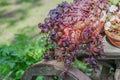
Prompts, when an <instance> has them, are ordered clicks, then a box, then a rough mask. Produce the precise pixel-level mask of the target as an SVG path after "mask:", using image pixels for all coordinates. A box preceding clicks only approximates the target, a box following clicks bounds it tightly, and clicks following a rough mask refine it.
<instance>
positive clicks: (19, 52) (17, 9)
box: [0, 0, 72, 80]
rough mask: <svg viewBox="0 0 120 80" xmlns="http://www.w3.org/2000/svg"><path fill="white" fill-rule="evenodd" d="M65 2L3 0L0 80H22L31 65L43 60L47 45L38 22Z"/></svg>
mask: <svg viewBox="0 0 120 80" xmlns="http://www.w3.org/2000/svg"><path fill="white" fill-rule="evenodd" d="M62 1H63V0H0V80H20V78H21V76H22V74H23V73H24V71H25V70H26V69H27V68H28V67H29V66H30V65H32V64H34V63H36V62H38V61H41V60H42V54H43V52H44V50H45V47H44V44H45V43H46V42H45V40H44V38H43V37H44V36H45V35H43V34H40V29H39V28H38V23H40V22H43V21H44V18H45V17H46V16H47V14H48V12H49V10H50V9H53V8H55V7H56V6H57V5H58V4H59V3H61V2H62ZM66 1H68V2H71V1H72V0H66ZM37 79H38V80H42V77H38V78H37Z"/></svg>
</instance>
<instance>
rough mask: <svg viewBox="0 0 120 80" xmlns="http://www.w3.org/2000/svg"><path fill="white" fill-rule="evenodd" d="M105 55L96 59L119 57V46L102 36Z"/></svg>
mask: <svg viewBox="0 0 120 80" xmlns="http://www.w3.org/2000/svg"><path fill="white" fill-rule="evenodd" d="M103 44H104V52H105V57H103V58H98V59H120V48H117V47H115V46H114V45H112V44H111V43H110V42H109V40H108V39H107V37H106V36H105V37H104V38H103Z"/></svg>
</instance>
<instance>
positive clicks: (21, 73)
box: [15, 69, 24, 79]
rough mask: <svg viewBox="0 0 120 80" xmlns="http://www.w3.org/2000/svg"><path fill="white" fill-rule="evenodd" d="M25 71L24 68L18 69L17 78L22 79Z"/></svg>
mask: <svg viewBox="0 0 120 80" xmlns="http://www.w3.org/2000/svg"><path fill="white" fill-rule="evenodd" d="M23 73H24V70H22V69H21V70H19V71H17V72H16V74H15V75H16V79H20V78H21V76H22V75H23Z"/></svg>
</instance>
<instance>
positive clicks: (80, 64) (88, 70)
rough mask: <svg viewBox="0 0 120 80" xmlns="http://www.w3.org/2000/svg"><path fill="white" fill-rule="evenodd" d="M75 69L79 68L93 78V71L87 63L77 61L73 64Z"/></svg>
mask: <svg viewBox="0 0 120 80" xmlns="http://www.w3.org/2000/svg"><path fill="white" fill-rule="evenodd" d="M73 66H74V67H77V68H78V69H79V70H81V71H83V72H84V73H85V74H86V75H87V76H91V75H92V72H93V69H91V68H89V65H88V64H86V63H83V62H82V61H79V60H77V59H76V60H75V62H74V63H73Z"/></svg>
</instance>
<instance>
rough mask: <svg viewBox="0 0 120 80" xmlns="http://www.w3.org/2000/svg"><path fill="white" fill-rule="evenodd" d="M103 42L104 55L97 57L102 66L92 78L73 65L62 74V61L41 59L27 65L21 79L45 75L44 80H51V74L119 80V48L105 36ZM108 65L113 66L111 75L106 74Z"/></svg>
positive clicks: (66, 78)
mask: <svg viewBox="0 0 120 80" xmlns="http://www.w3.org/2000/svg"><path fill="white" fill-rule="evenodd" d="M103 43H104V51H105V57H103V58H99V57H98V61H99V63H100V64H102V65H103V67H102V70H101V71H100V72H99V74H98V73H96V74H94V75H93V77H92V78H89V77H88V76H86V75H85V74H84V73H83V72H81V71H80V70H78V69H77V68H74V67H71V68H70V69H69V71H68V74H67V75H65V76H64V75H63V72H64V71H66V67H65V66H64V64H63V63H62V62H57V61H48V62H44V61H42V62H39V63H37V64H34V65H32V66H31V67H29V68H28V69H27V70H26V71H25V73H24V75H23V76H22V80H35V79H36V77H37V76H39V75H43V76H45V80H53V79H52V78H51V76H53V75H55V76H58V77H59V78H61V80H120V49H119V48H117V47H114V46H113V45H112V44H110V43H109V41H108V40H107V38H106V37H104V39H103ZM110 67H114V68H115V73H113V74H111V75H112V76H111V77H109V74H108V73H109V71H110V70H109V69H110Z"/></svg>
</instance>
